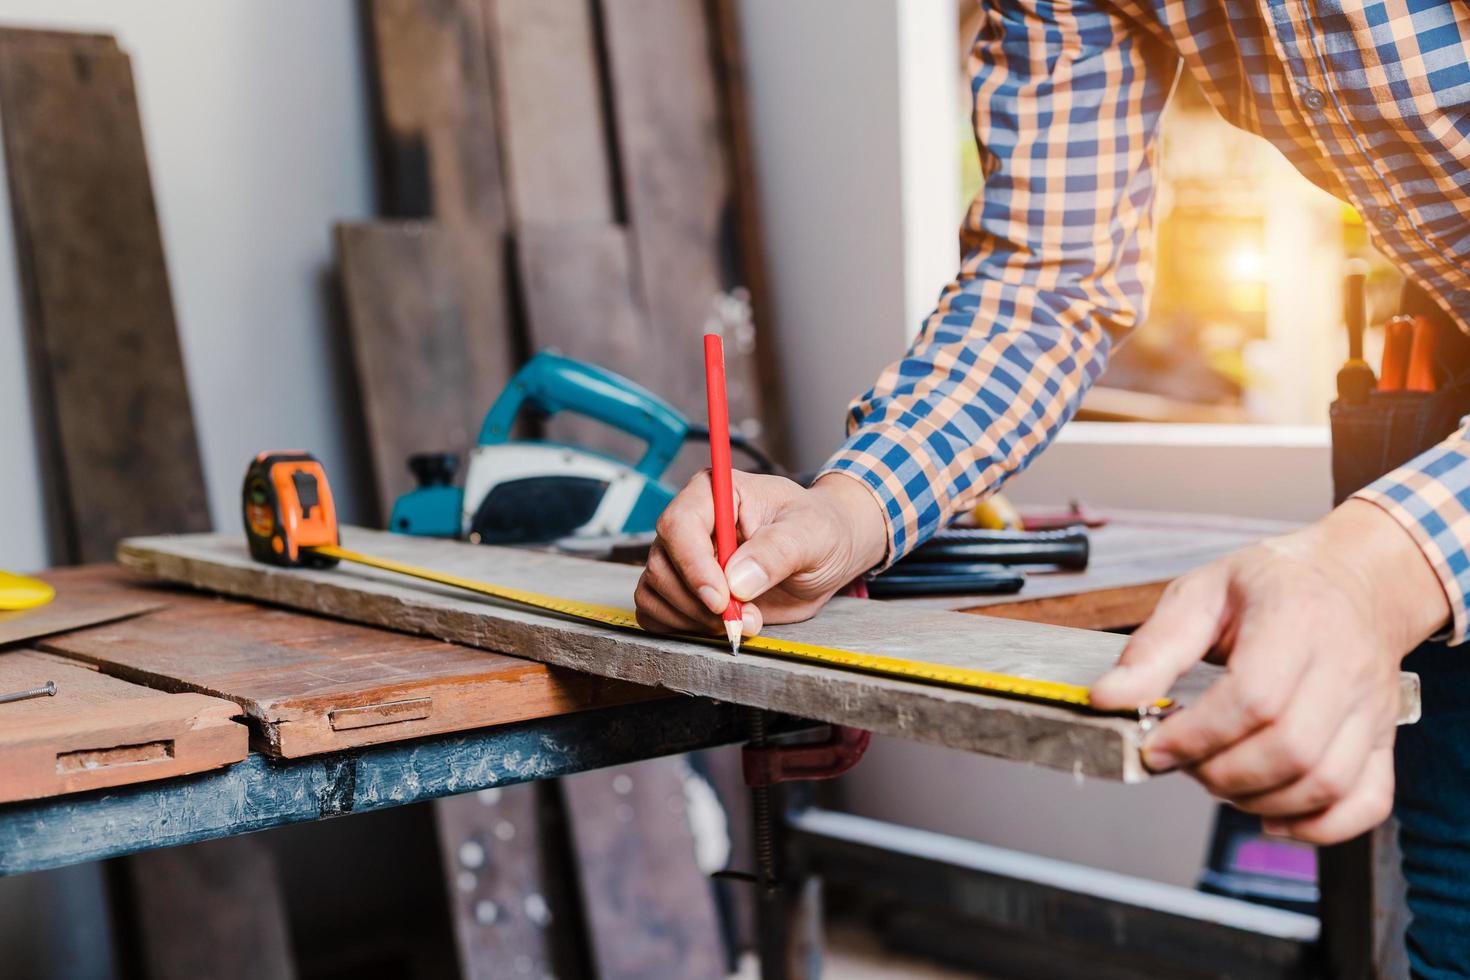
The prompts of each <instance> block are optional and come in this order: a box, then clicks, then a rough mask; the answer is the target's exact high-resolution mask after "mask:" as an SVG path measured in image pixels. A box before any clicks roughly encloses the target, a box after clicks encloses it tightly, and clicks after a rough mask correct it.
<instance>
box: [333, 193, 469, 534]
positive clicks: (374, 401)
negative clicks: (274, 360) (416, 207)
mask: <svg viewBox="0 0 1470 980" xmlns="http://www.w3.org/2000/svg"><path fill="white" fill-rule="evenodd" d="M337 258H338V263H339V266H340V269H341V274H342V292H343V299H344V301H345V303H346V309H347V323H348V335H349V336H350V338H351V347H352V354H353V362H354V364H355V366H356V368H357V385H358V390H359V392H360V393H361V396H362V411H363V416H364V422H365V424H366V431H367V440H368V446H369V447H370V451H371V452H370V454H371V456H372V467H373V475H374V483H375V487H376V491H377V498H378V519H379V520H380V521H381V522H382V523H384V524H385V525H386V523H387V520H388V514H389V512H390V511H391V510H392V508H393V501H394V500H396V499H397V498H398V495H399V494H402V493H404V492H405V491H407V490H410V489H412V488H413V485H414V481H413V478H412V476H411V475H410V473H409V470H408V466H407V460H408V457H409V456H410V455H412V454H414V453H420V452H437V451H441V450H443V451H449V452H454V453H463V452H464V450H465V449H466V448H467V447H468V446H470V445H471V444H472V443H473V441H474V439H475V437H476V436H477V435H478V434H479V431H480V421H481V419H483V418H484V415H485V412H486V411H487V410H488V409H489V407H490V403H489V402H483V403H482V402H480V401H477V399H478V398H481V397H483V396H484V392H483V391H481V386H480V384H479V381H478V380H477V379H476V378H475V376H474V369H473V368H474V359H473V358H472V357H471V353H470V352H471V348H472V346H473V344H472V340H471V338H470V336H469V334H468V331H469V330H470V329H471V326H472V325H471V323H470V322H469V320H468V319H467V317H466V315H465V306H464V298H463V293H462V291H461V289H460V285H459V277H458V275H457V274H456V272H455V268H456V261H457V260H456V257H455V239H454V236H453V235H451V234H450V233H449V232H448V231H447V230H446V229H445V228H443V227H442V226H439V225H436V224H433V223H430V222H423V221H372V222H364V223H360V224H342V225H338V226H337Z"/></svg>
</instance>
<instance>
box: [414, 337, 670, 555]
mask: <svg viewBox="0 0 1470 980" xmlns="http://www.w3.org/2000/svg"><path fill="white" fill-rule="evenodd" d="M523 410H531V411H535V412H537V413H539V414H541V415H542V416H552V415H556V414H558V413H560V412H571V413H574V414H577V415H583V416H586V417H588V418H591V419H595V420H597V421H599V422H602V423H604V424H606V425H609V426H612V427H613V428H615V429H619V430H621V431H623V432H626V433H628V434H630V435H632V436H634V437H636V438H638V439H639V440H641V441H642V442H644V443H646V444H647V447H648V448H647V450H646V451H645V452H644V454H643V457H642V458H641V459H639V460H638V462H637V463H635V464H633V465H631V466H630V465H628V464H627V463H625V462H623V461H621V460H618V459H614V458H612V457H611V456H607V455H604V454H602V453H597V452H593V451H591V450H589V449H584V448H581V447H578V446H568V445H564V444H561V443H555V442H547V441H543V440H531V439H512V438H511V432H512V430H513V428H514V425H515V421H516V419H517V418H518V417H519V416H520V414H521V412H522V411H523ZM690 433H691V427H690V424H689V421H688V420H687V419H685V418H684V416H682V415H680V414H679V412H678V411H676V410H675V409H674V407H673V406H672V405H670V404H668V403H667V402H665V401H664V400H663V399H661V398H659V397H658V396H657V395H655V394H653V393H652V392H650V391H648V390H647V389H645V388H643V387H641V386H639V385H637V384H634V383H633V382H632V381H629V380H628V379H627V378H624V377H622V376H620V375H617V374H614V373H613V372H611V371H607V370H604V369H603V368H599V367H595V366H593V365H591V364H585V363H582V362H581V361H576V360H573V359H571V358H569V357H563V356H562V355H560V354H556V353H552V352H550V351H543V352H541V353H539V354H537V355H536V356H535V357H533V358H531V359H530V360H529V361H528V362H527V363H526V365H525V367H523V368H521V369H520V370H519V371H517V372H516V374H515V377H513V378H511V380H510V383H509V384H508V385H507V386H506V388H505V391H503V392H501V395H500V397H499V398H497V399H496V400H495V404H494V405H492V406H491V407H490V412H489V414H487V415H486V416H485V423H484V425H483V426H482V427H481V429H480V438H479V444H478V445H476V446H475V447H474V448H472V449H471V450H470V453H469V460H468V463H467V464H466V466H465V479H464V485H463V486H462V487H460V486H454V485H453V480H454V475H455V469H456V466H457V463H458V457H457V456H456V455H455V454H452V453H425V454H420V455H417V456H414V457H413V458H412V459H410V460H409V468H410V469H412V470H413V472H414V476H415V477H416V478H417V480H418V483H419V486H418V489H416V490H411V491H409V492H408V493H406V494H404V495H403V496H401V497H399V498H398V500H397V502H395V503H394V505H393V515H392V517H391V518H390V519H389V524H388V527H389V528H390V529H391V530H394V531H399V532H402V533H404V534H418V535H428V536H434V537H453V538H464V539H466V540H469V541H474V542H478V543H482V544H526V543H531V542H546V541H555V540H557V539H560V538H567V537H591V536H601V535H611V534H633V533H637V532H640V531H651V530H653V525H654V522H655V521H656V520H658V515H659V514H660V513H662V512H663V509H664V507H665V506H667V505H668V503H669V501H670V500H672V499H673V497H674V490H673V489H672V488H671V487H669V486H666V485H665V484H664V483H662V482H661V481H660V478H661V477H662V476H663V473H664V471H665V470H666V469H667V468H668V466H669V463H670V462H671V461H672V460H673V458H674V456H675V455H676V454H677V453H678V452H679V448H680V447H681V446H682V445H683V444H684V441H685V439H687V438H689V436H690Z"/></svg>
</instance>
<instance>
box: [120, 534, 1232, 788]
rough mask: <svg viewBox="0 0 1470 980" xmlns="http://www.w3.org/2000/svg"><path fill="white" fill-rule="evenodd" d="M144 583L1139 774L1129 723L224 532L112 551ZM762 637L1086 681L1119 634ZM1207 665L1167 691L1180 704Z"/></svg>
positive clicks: (1114, 650)
mask: <svg viewBox="0 0 1470 980" xmlns="http://www.w3.org/2000/svg"><path fill="white" fill-rule="evenodd" d="M343 540H344V544H345V545H346V546H347V547H349V548H356V549H359V550H364V551H367V552H369V553H371V554H375V555H380V556H383V557H389V558H395V559H398V560H400V561H404V562H409V563H413V564H417V565H421V566H425V567H429V568H434V569H437V570H440V571H445V572H454V573H458V574H462V575H466V576H469V577H474V578H479V579H484V580H490V581H496V582H498V583H500V584H507V585H514V586H518V587H520V588H525V589H532V590H540V591H543V592H549V593H552V594H556V595H561V596H565V597H568V598H573V599H579V600H582V601H587V602H597V603H602V604H607V605H616V606H623V607H626V606H628V605H629V604H630V600H631V596H632V591H633V586H634V583H635V582H636V580H637V576H638V571H637V569H634V568H629V567H624V566H616V565H608V564H602V563H597V562H589V561H583V560H580V559H576V558H568V557H564V556H558V555H548V554H538V553H533V552H527V551H517V550H512V549H499V548H485V547H483V546H478V545H469V544H464V543H460V542H448V541H431V540H427V539H415V538H409V537H405V536H402V535H390V534H386V533H381V532H373V531H365V530H361V529H357V528H344V530H343ZM120 559H121V560H122V561H123V563H124V564H126V565H129V566H131V567H133V568H136V569H138V570H140V571H142V572H144V573H145V574H150V575H155V576H158V577H160V578H164V579H166V580H170V581H175V582H181V583H184V584H187V585H190V586H193V587H196V588H203V589H209V590H214V591H219V592H224V593H229V594H235V595H242V596H248V597H250V598H253V599H256V600H261V601H265V602H270V603H275V604H278V605H284V606H291V607H294V608H299V609H306V610H309V611H316V612H323V613H327V614H329V615H333V616H338V617H341V618H344V619H350V620H354V621H357V622H363V623H371V624H375V625H381V626H388V627H390V628H394V629H400V630H404V631H409V632H417V633H424V634H428V635H431V636H439V637H443V638H446V639H450V640H453V641H454V642H460V643H467V644H472V645H475V646H480V647H483V648H485V649H490V650H496V651H500V652H503V653H509V654H513V655H518V656H523V657H526V658H528V659H535V660H542V661H545V662H547V663H554V664H558V665H561V666H566V667H571V668H574V669H577V670H582V671H586V672H589V673H595V674H599V675H602V676H606V677H613V678H618V679H622V680H628V681H633V682H635V683H642V684H648V685H655V686H659V687H663V688H666V689H668V690H673V691H680V692H684V693H689V694H698V695H703V696H706V697H713V698H719V699H722V700H729V701H733V702H736V703H739V704H746V705H752V706H757V707H764V708H767V709H769V710H773V711H781V712H787V713H790V714H795V715H799V716H802V717H808V718H814V719H817V720H820V721H827V722H833V723H839V724H846V725H852V726H855V727H859V728H866V729H870V730H873V731H878V732H883V733H886V734H892V735H898V736H902V737H906V738H913V739H917V740H921V741H928V742H933V743H937V744H941V745H949V746H952V747H956V748H964V749H970V750H972V751H977V752H983V753H986V754H990V755H996V756H1000V757H1003V758H1011V759H1018V760H1023V761H1027V762H1033V763H1036V764H1039V765H1045V766H1050V767H1054V768H1060V769H1065V770H1069V771H1075V772H1077V773H1079V774H1084V775H1093V776H1100V777H1104V778H1112V779H1124V780H1130V781H1132V780H1140V779H1143V778H1145V775H1146V773H1145V772H1144V770H1143V767H1142V764H1141V762H1140V760H1139V758H1138V739H1139V731H1138V725H1137V724H1136V723H1135V722H1132V721H1129V720H1128V719H1124V718H1114V717H1096V716H1089V715H1086V714H1080V713H1077V712H1074V711H1070V710H1066V709H1063V708H1057V707H1051V706H1048V705H1039V704H1031V703H1027V702H1022V701H1016V700H1008V699H1005V698H999V697H994V696H990V695H984V694H978V693H974V692H968V691H961V690H953V689H948V688H941V687H933V686H927V685H922V684H916V683H910V682H905V681H898V680H893V679H888V678H881V677H873V676H867V675H862V674H857V673H852V672H847V671H841V670H836V669H832V668H825V667H818V666H813V665H810V664H804V663H794V662H787V661H781V660H776V659H771V658H765V657H756V656H741V657H731V656H730V654H729V653H728V651H725V650H721V649H719V648H718V647H715V646H705V645H701V644H693V643H689V642H687V641H680V640H675V639H668V638H662V637H655V636H651V635H648V634H643V633H632V632H618V631H612V630H608V629H605V628H602V627H597V626H594V625H591V624H586V623H581V622H575V621H570V620H562V619H559V618H556V617H551V616H546V615H541V614H537V613H533V612H529V611H523V610H521V609H517V608H510V607H505V606H501V605H498V604H495V603H492V602H487V601H482V600H479V599H477V598H475V597H472V596H466V595H461V594H458V593H456V592H454V591H453V590H449V589H444V588H440V587H437V586H433V585H430V584H427V583H424V584H415V583H411V582H409V581H408V580H404V579H401V578H398V577H395V576H392V575H390V574H387V573H380V572H376V571H373V570H371V569H365V568H363V569H359V568H352V567H348V566H345V565H344V566H342V567H340V568H337V569H333V570H326V571H306V570H296V569H289V570H288V569H278V568H273V567H268V566H265V565H260V564H257V563H255V562H253V561H251V560H250V559H249V557H248V555H247V554H246V551H245V547H244V543H243V541H241V540H240V538H239V536H238V535H234V534H230V535H186V536H176V537H160V538H151V539H135V540H132V541H129V542H126V543H125V544H124V546H123V547H122V549H121V551H120ZM772 632H773V633H774V634H776V635H780V636H785V637H789V638H791V639H794V640H801V641H806V642H813V643H820V644H825V645H829V646H836V647H845V648H848V649H855V650H862V651H866V652H870V653H882V654H888V655H890V656H897V657H906V658H910V659H922V660H930V661H935V662H939V663H949V664H957V665H963V666H968V667H976V668H980V669H984V670H992V671H999V672H1002V673H1008V674H1019V675H1024V676H1031V677H1037V678H1040V679H1045V680H1057V681H1068V682H1072V683H1079V684H1088V683H1090V682H1091V681H1093V680H1094V679H1096V678H1097V677H1098V676H1099V675H1100V674H1102V673H1103V671H1104V670H1106V669H1107V668H1108V666H1109V665H1110V664H1111V663H1112V662H1113V660H1114V659H1115V658H1116V656H1117V654H1118V652H1119V651H1120V650H1121V648H1122V646H1123V643H1124V638H1123V637H1121V636H1114V635H1110V634H1105V633H1094V632H1088V631H1083V630H1072V629H1065V628H1060V627H1051V626H1042V625H1038V624H1033V623H1024V622H1012V621H1007V620H998V619H988V618H985V617H980V616H965V615H961V614H956V613H949V612H945V611H936V610H925V609H908V608H904V607H901V606H894V605H893V604H888V603H875V602H868V601H865V600H857V599H853V600H843V599H838V600H835V601H834V602H833V603H831V604H830V606H829V607H828V609H827V610H826V611H824V612H823V614H822V615H820V616H819V617H818V618H816V619H814V620H812V621H810V622H807V623H802V624H796V625H792V626H784V627H779V628H776V629H774V630H772ZM1217 673H1218V668H1214V667H1211V666H1209V665H1201V666H1200V667H1198V668H1196V669H1195V670H1194V671H1193V672H1192V673H1191V674H1190V675H1189V677H1187V678H1186V679H1185V680H1184V681H1183V682H1182V683H1181V685H1180V689H1179V694H1180V696H1181V697H1184V698H1189V697H1191V696H1193V695H1194V694H1195V693H1196V692H1197V691H1198V690H1199V689H1200V688H1201V687H1202V686H1203V685H1204V684H1206V683H1207V682H1208V681H1209V679H1210V678H1211V677H1213V676H1215V675H1216V674H1217Z"/></svg>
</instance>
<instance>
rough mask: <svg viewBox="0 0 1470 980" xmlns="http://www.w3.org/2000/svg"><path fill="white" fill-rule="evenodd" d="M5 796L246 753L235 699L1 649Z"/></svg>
mask: <svg viewBox="0 0 1470 980" xmlns="http://www.w3.org/2000/svg"><path fill="white" fill-rule="evenodd" d="M46 681H51V682H53V683H54V684H55V685H56V694H55V695H54V696H52V697H46V698H35V699H32V700H28V701H14V702H11V703H8V704H0V803H10V802H13V801H15V800H33V799H40V798H41V797H45V796H56V795H59V794H64V793H76V792H79V791H82V790H88V789H99V788H102V787H110V786H125V785H128V784H129V783H137V782H147V781H149V780H154V779H163V778H166V777H168V776H178V775H182V774H185V773H195V772H203V771H205V770H208V769H215V768H218V767H220V766H227V765H229V764H230V763H232V762H239V761H240V760H241V759H243V758H245V753H246V749H247V741H248V735H249V732H248V730H247V729H246V728H245V726H244V725H241V724H238V723H237V722H235V721H233V720H232V719H233V717H234V716H235V715H237V714H238V713H239V708H237V707H236V706H235V704H234V703H233V702H231V701H224V700H221V699H219V698H211V697H205V696H204V695H200V694H170V693H167V692H164V691H155V690H152V689H150V688H147V687H143V686H140V685H138V684H133V683H129V682H128V681H125V680H120V679H118V678H116V677H109V676H107V675H106V674H100V673H98V672H97V671H95V670H91V669H89V668H87V667H85V666H83V665H81V664H79V663H77V662H76V661H73V660H67V659H65V658H62V657H57V656H52V655H51V654H49V653H43V652H40V651H37V650H28V649H17V650H7V651H6V652H4V653H3V654H0V693H9V692H11V691H21V690H31V689H33V688H36V687H39V686H41V685H42V684H44V683H45V682H46Z"/></svg>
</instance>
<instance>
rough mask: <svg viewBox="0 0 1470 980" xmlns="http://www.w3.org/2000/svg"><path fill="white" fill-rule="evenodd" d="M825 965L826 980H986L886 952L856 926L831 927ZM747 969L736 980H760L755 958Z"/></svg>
mask: <svg viewBox="0 0 1470 980" xmlns="http://www.w3.org/2000/svg"><path fill="white" fill-rule="evenodd" d="M824 954H825V955H824V957H823V961H822V980H893V978H894V977H903V978H904V980H984V978H983V977H981V976H980V975H979V974H978V973H966V972H963V971H959V970H951V969H948V968H946V967H942V966H936V965H934V964H933V963H929V962H926V961H925V960H918V959H914V958H913V957H909V956H900V955H898V954H895V953H890V952H888V951H887V950H885V949H884V948H883V947H882V945H881V944H880V943H879V942H878V939H877V937H876V936H874V935H873V933H871V932H869V931H868V930H866V929H862V928H859V927H857V926H852V925H829V926H828V927H827V945H826V949H825V950H824ZM742 966H743V968H742V969H741V971H740V972H739V973H737V974H736V975H735V976H734V977H733V978H732V980H756V978H757V977H759V976H760V971H759V970H758V969H757V964H756V961H755V957H754V956H751V957H747V958H746V961H745V963H744V964H742Z"/></svg>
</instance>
